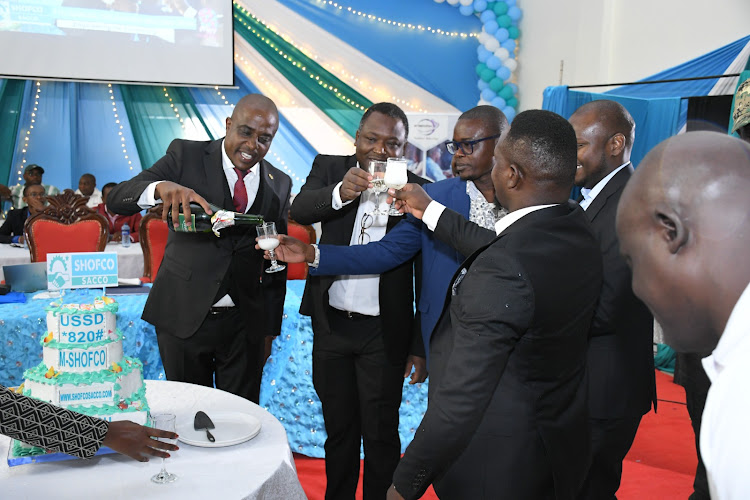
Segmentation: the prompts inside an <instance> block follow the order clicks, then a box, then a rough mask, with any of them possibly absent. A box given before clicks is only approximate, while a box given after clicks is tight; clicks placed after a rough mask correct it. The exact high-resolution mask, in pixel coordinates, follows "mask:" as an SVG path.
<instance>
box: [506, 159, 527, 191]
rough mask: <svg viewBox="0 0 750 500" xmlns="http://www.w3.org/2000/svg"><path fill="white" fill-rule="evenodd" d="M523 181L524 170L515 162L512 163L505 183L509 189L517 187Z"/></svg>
mask: <svg viewBox="0 0 750 500" xmlns="http://www.w3.org/2000/svg"><path fill="white" fill-rule="evenodd" d="M522 181H523V172H522V171H521V169H520V168H519V167H518V165H516V164H515V163H511V164H510V165H509V166H508V168H507V172H506V174H505V185H506V186H508V189H516V188H517V187H518V186H519V185H520V184H521V182H522Z"/></svg>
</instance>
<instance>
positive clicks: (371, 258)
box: [310, 177, 471, 358]
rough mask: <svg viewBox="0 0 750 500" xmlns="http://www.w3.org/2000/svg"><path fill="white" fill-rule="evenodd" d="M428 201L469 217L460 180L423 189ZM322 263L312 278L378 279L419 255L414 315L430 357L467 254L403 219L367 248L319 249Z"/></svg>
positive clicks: (415, 221) (412, 220) (419, 223)
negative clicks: (371, 276)
mask: <svg viewBox="0 0 750 500" xmlns="http://www.w3.org/2000/svg"><path fill="white" fill-rule="evenodd" d="M424 189H425V191H427V193H428V194H429V195H430V196H431V197H432V199H434V200H436V201H438V202H440V203H442V204H443V205H445V206H447V207H448V208H451V209H453V210H455V211H456V212H458V213H460V214H461V215H462V216H464V217H465V218H467V219H468V218H469V208H470V205H471V200H470V199H469V195H467V194H466V181H462V180H461V179H459V178H458V177H454V178H452V179H446V180H444V181H440V182H436V183H434V184H425V186H424ZM320 248H321V250H320V264H319V266H318V268H317V269H315V268H310V273H311V274H313V275H323V274H343V275H346V274H380V273H383V272H385V271H388V270H390V269H393V268H394V267H396V266H397V265H399V264H401V263H403V262H406V261H408V260H410V259H411V258H413V257H414V256H415V255H417V254H418V253H419V251H420V250H421V251H422V289H421V291H420V296H419V304H418V306H417V310H418V311H419V315H420V322H421V325H422V342H423V343H424V346H425V351H426V352H425V354H426V355H427V357H428V358H429V354H430V353H429V349H427V347H429V342H430V334H431V333H432V330H433V328H435V324H436V323H437V320H438V318H439V317H440V313H441V311H442V307H443V301H444V300H445V292H446V290H448V285H450V278H451V275H452V274H453V272H454V271H455V270H456V268H457V267H458V266H459V264H461V262H463V261H464V259H465V258H466V256H465V255H463V254H461V253H459V252H457V251H456V250H454V249H453V247H451V246H450V245H448V244H447V243H444V242H442V241H440V240H438V239H436V238H435V235H434V233H433V232H432V231H430V230H429V229H428V228H427V227H426V226H425V225H424V224H422V221H420V220H418V219H415V218H414V216H412V215H407V216H406V217H405V218H404V220H403V221H401V222H400V223H399V224H397V225H396V227H394V228H393V230H392V231H389V232H388V233H387V234H386V235H385V237H383V239H381V240H380V241H375V242H372V243H369V244H367V245H355V246H348V247H345V246H340V245H321V247H320Z"/></svg>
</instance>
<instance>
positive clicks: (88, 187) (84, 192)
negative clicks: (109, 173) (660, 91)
mask: <svg viewBox="0 0 750 500" xmlns="http://www.w3.org/2000/svg"><path fill="white" fill-rule="evenodd" d="M76 194H80V195H81V196H88V197H89V201H87V202H86V206H87V207H89V208H96V207H98V206H99V205H100V204H101V203H102V192H101V191H99V190H98V189H97V188H96V177H94V175H93V174H83V175H82V176H81V178H80V179H79V181H78V189H76Z"/></svg>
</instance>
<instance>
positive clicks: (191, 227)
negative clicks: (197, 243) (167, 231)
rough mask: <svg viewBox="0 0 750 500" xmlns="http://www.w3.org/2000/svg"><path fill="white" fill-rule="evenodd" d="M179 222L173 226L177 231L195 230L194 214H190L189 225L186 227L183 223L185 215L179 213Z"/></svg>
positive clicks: (188, 231)
mask: <svg viewBox="0 0 750 500" xmlns="http://www.w3.org/2000/svg"><path fill="white" fill-rule="evenodd" d="M179 220H180V224H179V225H178V226H177V227H176V228H175V231H177V232H178V233H194V232H195V215H193V214H190V221H191V224H192V225H191V226H190V227H188V226H186V225H185V215H184V214H180V215H179Z"/></svg>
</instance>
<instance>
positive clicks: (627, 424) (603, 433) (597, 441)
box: [580, 417, 642, 500]
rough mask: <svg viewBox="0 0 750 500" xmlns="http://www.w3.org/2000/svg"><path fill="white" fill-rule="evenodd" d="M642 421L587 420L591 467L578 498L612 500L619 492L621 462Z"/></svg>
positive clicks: (635, 418) (616, 419) (629, 419)
mask: <svg viewBox="0 0 750 500" xmlns="http://www.w3.org/2000/svg"><path fill="white" fill-rule="evenodd" d="M641 418H642V417H629V418H613V419H598V418H590V419H589V423H590V424H591V467H590V468H589V472H588V474H587V475H586V480H585V482H584V486H583V493H582V494H581V496H580V498H582V499H584V498H585V499H589V500H611V499H613V498H617V497H616V496H615V493H617V490H618V489H619V488H620V479H621V478H622V461H623V460H624V459H625V455H627V454H628V451H629V450H630V447H631V446H632V445H633V440H634V439H635V433H636V432H637V431H638V425H640V423H641Z"/></svg>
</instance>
